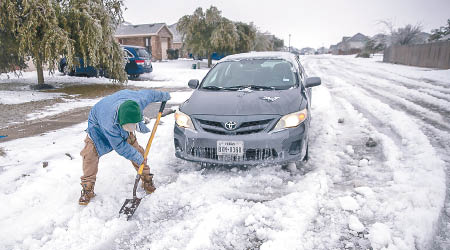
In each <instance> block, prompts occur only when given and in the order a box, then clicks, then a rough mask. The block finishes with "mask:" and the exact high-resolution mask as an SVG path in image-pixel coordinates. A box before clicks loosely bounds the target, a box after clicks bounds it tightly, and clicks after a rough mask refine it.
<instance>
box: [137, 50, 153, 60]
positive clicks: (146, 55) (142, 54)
mask: <svg viewBox="0 0 450 250" xmlns="http://www.w3.org/2000/svg"><path fill="white" fill-rule="evenodd" d="M136 53H137V55H138V57H144V58H150V54H149V53H148V52H147V50H146V49H136Z"/></svg>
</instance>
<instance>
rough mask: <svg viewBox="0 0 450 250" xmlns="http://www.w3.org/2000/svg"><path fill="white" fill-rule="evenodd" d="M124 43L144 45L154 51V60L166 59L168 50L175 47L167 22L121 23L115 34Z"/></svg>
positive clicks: (118, 40)
mask: <svg viewBox="0 0 450 250" xmlns="http://www.w3.org/2000/svg"><path fill="white" fill-rule="evenodd" d="M114 37H115V39H116V41H117V42H119V43H120V44H123V45H135V46H142V47H146V48H148V49H149V51H151V52H152V58H153V59H154V60H166V59H167V50H168V49H171V48H172V47H173V34H172V31H170V29H169V27H167V25H166V24H165V23H152V24H139V25H131V24H126V23H124V24H121V25H120V26H119V27H118V28H117V30H116V33H115V35H114Z"/></svg>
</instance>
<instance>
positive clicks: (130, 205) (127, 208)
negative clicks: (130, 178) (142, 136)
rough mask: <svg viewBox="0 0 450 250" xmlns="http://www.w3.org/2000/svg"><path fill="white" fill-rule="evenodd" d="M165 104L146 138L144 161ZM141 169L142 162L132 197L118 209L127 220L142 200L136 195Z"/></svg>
mask: <svg viewBox="0 0 450 250" xmlns="http://www.w3.org/2000/svg"><path fill="white" fill-rule="evenodd" d="M165 106H166V102H162V103H161V107H160V108H159V112H158V116H157V117H156V121H155V125H153V130H152V134H151V135H150V139H149V140H148V143H147V147H145V152H144V161H145V159H147V155H148V152H149V151H150V147H151V145H152V141H153V138H154V137H155V133H156V129H157V128H158V124H159V120H160V119H161V116H162V112H163V111H164V107H165ZM165 115H167V114H165ZM143 171H144V163H142V164H141V166H140V167H139V170H138V172H137V174H136V180H135V181H134V187H133V199H126V200H125V202H124V203H123V205H122V208H121V209H120V211H119V214H125V215H126V216H127V220H129V219H130V218H131V217H132V216H133V214H134V212H136V209H137V208H138V206H139V204H140V203H141V200H142V198H138V197H137V196H136V189H137V186H138V183H139V180H140V179H141V176H142V172H143Z"/></svg>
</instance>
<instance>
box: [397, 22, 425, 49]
mask: <svg viewBox="0 0 450 250" xmlns="http://www.w3.org/2000/svg"><path fill="white" fill-rule="evenodd" d="M421 32H422V26H421V25H419V24H417V25H411V24H408V25H406V26H405V27H403V28H398V29H397V30H395V31H394V32H393V33H392V43H393V44H396V45H409V44H414V43H417V42H419V38H418V36H419V34H420V33H421Z"/></svg>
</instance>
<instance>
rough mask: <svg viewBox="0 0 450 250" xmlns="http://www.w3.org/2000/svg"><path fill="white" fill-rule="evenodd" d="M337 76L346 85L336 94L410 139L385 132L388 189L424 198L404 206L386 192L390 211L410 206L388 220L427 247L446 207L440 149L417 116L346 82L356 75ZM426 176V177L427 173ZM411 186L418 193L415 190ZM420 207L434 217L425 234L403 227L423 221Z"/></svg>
mask: <svg viewBox="0 0 450 250" xmlns="http://www.w3.org/2000/svg"><path fill="white" fill-rule="evenodd" d="M306 68H309V70H310V72H311V71H316V75H318V74H317V72H321V73H322V74H321V75H320V76H322V77H323V78H322V79H323V80H324V81H323V82H324V84H326V85H327V84H328V82H331V81H332V80H334V79H333V78H329V76H328V75H329V72H328V71H326V70H323V71H322V70H320V69H319V68H317V66H316V65H315V64H314V63H312V65H311V64H309V62H307V63H306ZM335 71H337V70H335ZM332 75H333V74H332ZM334 77H337V78H341V79H344V80H343V81H342V82H341V83H340V84H339V85H343V87H342V88H335V89H334V93H335V94H336V95H339V96H342V97H343V98H345V99H346V100H350V101H351V103H357V104H359V105H362V106H364V107H365V108H364V109H363V110H362V112H363V113H364V114H365V113H372V115H373V116H375V117H383V118H384V120H383V122H384V123H386V124H387V125H388V126H390V127H391V128H392V129H394V130H395V131H396V132H397V133H398V134H400V135H401V136H402V138H403V140H406V141H405V143H404V144H406V145H398V144H395V143H394V142H393V141H392V140H390V138H389V137H388V136H384V138H383V145H384V146H386V147H388V146H387V145H389V144H390V147H388V148H389V150H384V151H385V154H386V157H387V159H388V160H387V161H386V166H388V167H391V168H392V169H393V170H394V181H393V182H391V183H389V184H388V185H387V186H386V187H385V188H384V191H394V192H398V191H402V192H405V194H404V195H402V196H399V197H397V198H400V199H401V200H404V201H406V202H408V201H411V202H413V204H415V203H417V201H414V200H420V201H421V202H420V203H419V204H420V205H419V206H418V207H414V208H412V209H411V208H409V209H408V208H405V207H404V206H403V207H401V206H400V204H398V200H395V199H392V197H388V196H389V195H387V194H388V192H385V193H386V194H384V197H383V200H388V201H389V202H384V204H385V205H386V206H387V207H388V211H389V210H391V211H390V212H391V213H393V214H399V211H402V210H403V212H406V211H407V210H409V212H407V215H404V217H408V219H407V220H405V219H403V220H402V219H397V220H386V221H385V223H387V224H388V225H389V227H390V228H391V229H394V230H395V233H397V234H398V233H400V235H402V237H401V238H402V239H403V240H404V241H402V244H406V245H408V246H409V247H411V248H412V247H418V248H419V249H426V248H427V246H429V244H430V242H431V240H432V239H433V234H434V230H435V228H436V224H437V215H438V214H439V209H440V208H441V207H442V202H443V199H442V198H443V191H444V190H445V188H444V184H443V180H442V179H443V178H442V176H444V174H443V172H442V170H443V167H444V163H443V162H442V161H441V160H440V159H439V158H438V157H436V152H435V151H434V149H433V147H432V146H431V144H430V142H429V140H428V138H427V137H426V136H425V135H424V134H423V133H422V132H421V130H420V127H418V126H417V125H416V123H415V121H414V120H415V119H414V118H412V119H411V118H410V117H408V116H406V115H405V114H404V113H403V112H399V111H396V110H393V109H391V108H390V107H389V106H388V105H386V104H385V103H383V102H380V101H379V100H377V99H375V98H373V97H371V96H369V95H367V94H364V92H361V91H357V89H358V88H355V87H353V86H352V85H354V84H350V83H346V81H345V80H346V79H348V80H349V82H352V81H353V79H351V78H348V76H347V75H345V74H342V75H336V76H334ZM345 85H347V87H344V86H345ZM396 145H398V146H396ZM395 148H398V149H401V151H398V150H395ZM411 173H413V174H411ZM414 173H417V175H419V173H420V174H423V175H428V176H429V177H430V178H431V179H434V180H436V181H437V182H430V181H425V182H424V180H422V179H420V178H417V177H416V176H415V174H414ZM422 177H423V178H424V176H422ZM408 183H410V184H412V185H411V186H410V187H408V189H405V188H403V186H405V185H406V186H407V184H408ZM424 186H426V187H430V189H429V190H427V191H424V190H423V187H424ZM411 190H414V191H415V192H418V193H414V192H411ZM380 191H383V190H380ZM380 194H381V193H380ZM380 194H378V195H380ZM398 209H400V210H398ZM405 209H406V211H405ZM418 209H419V211H421V212H422V213H424V212H427V213H428V216H430V217H431V221H429V223H428V224H427V226H428V227H423V225H422V227H421V229H422V230H424V231H425V232H426V233H425V234H422V233H421V232H420V230H419V231H415V230H412V229H411V228H406V229H405V228H403V227H405V226H407V225H408V224H407V223H408V222H409V224H414V225H416V226H420V221H418V219H417V218H415V217H416V215H415V214H413V213H412V211H414V210H418ZM403 212H402V213H403ZM382 214H383V212H382ZM383 217H384V220H385V218H391V219H393V218H392V214H389V213H386V214H385V216H383ZM399 218H400V217H399ZM397 244H400V243H397Z"/></svg>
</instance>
